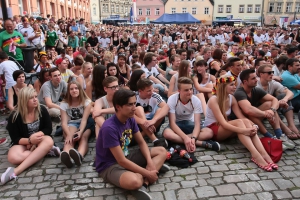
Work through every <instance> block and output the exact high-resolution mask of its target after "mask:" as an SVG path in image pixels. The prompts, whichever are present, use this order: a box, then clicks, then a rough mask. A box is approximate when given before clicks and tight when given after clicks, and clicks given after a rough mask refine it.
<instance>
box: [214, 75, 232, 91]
mask: <svg viewBox="0 0 300 200" xmlns="http://www.w3.org/2000/svg"><path fill="white" fill-rule="evenodd" d="M235 80H236V79H235V78H234V76H229V77H221V78H218V79H217V80H216V85H215V86H214V87H213V89H212V94H213V95H216V94H217V88H218V85H219V84H223V83H231V82H234V81H235Z"/></svg>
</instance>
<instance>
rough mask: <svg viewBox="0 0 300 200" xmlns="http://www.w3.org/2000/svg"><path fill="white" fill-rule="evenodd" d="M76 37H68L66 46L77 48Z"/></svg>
mask: <svg viewBox="0 0 300 200" xmlns="http://www.w3.org/2000/svg"><path fill="white" fill-rule="evenodd" d="M78 42H79V41H78V37H77V36H76V35H75V36H74V38H71V37H68V46H70V47H72V48H76V47H78V46H79V43H78Z"/></svg>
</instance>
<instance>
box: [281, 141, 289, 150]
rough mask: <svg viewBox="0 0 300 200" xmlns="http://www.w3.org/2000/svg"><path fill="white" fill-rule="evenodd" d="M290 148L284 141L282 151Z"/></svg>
mask: <svg viewBox="0 0 300 200" xmlns="http://www.w3.org/2000/svg"><path fill="white" fill-rule="evenodd" d="M288 149H289V148H288V147H287V146H285V145H284V144H283V143H282V151H286V150H288Z"/></svg>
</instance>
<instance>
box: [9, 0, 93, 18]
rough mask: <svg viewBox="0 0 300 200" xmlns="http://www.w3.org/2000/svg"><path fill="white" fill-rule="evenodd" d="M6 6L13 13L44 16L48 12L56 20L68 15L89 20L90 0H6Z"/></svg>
mask: <svg viewBox="0 0 300 200" xmlns="http://www.w3.org/2000/svg"><path fill="white" fill-rule="evenodd" d="M8 7H10V8H11V9H12V13H13V15H25V14H28V15H31V16H42V17H46V16H47V14H50V15H52V17H54V18H55V19H56V20H57V19H59V18H62V17H66V18H69V17H70V18H84V19H85V20H86V21H87V22H89V21H90V0H8Z"/></svg>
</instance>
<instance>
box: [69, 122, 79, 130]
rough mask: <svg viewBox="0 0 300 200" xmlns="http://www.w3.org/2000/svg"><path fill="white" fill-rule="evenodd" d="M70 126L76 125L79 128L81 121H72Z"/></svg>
mask: <svg viewBox="0 0 300 200" xmlns="http://www.w3.org/2000/svg"><path fill="white" fill-rule="evenodd" d="M68 126H69V127H70V126H74V127H76V128H77V129H78V128H79V127H80V122H70V123H68Z"/></svg>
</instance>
